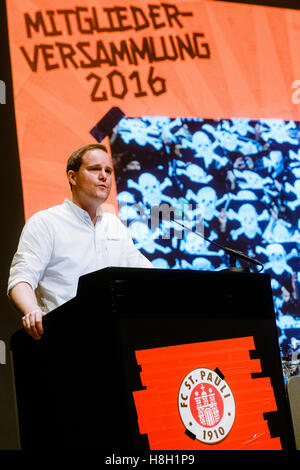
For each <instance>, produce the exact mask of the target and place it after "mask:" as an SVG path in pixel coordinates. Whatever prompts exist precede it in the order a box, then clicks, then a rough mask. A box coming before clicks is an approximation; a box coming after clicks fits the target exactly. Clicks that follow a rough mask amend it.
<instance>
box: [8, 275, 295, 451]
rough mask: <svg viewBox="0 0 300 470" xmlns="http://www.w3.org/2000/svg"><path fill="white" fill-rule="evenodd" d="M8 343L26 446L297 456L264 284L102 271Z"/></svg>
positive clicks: (255, 278) (263, 280) (249, 279)
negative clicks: (31, 330) (32, 331)
mask: <svg viewBox="0 0 300 470" xmlns="http://www.w3.org/2000/svg"><path fill="white" fill-rule="evenodd" d="M43 324H44V335H43V337H42V339H41V340H40V341H35V340H33V339H32V338H31V337H29V336H28V335H27V334H26V332H25V331H24V330H20V331H17V332H16V333H15V334H14V335H13V337H12V342H11V349H12V354H13V363H14V374H15V384H16V393H17V404H18V413H19V425H20V435H21V443H22V448H23V449H36V448H48V449H55V448H66V449H80V448H81V449H88V448H94V449H105V450H113V449H115V450H118V449H119V450H120V451H121V450H126V451H130V450H142V449H151V450H152V449H162V450H163V449H183V450H184V449H192V450H202V449H209V450H218V449H231V450H240V449H249V450H251V449H262V450H264V449H283V450H290V449H294V445H295V444H294V436H293V430H292V423H291V418H290V413H289V408H288V400H287V397H286V393H285V387H284V382H283V376H282V369H281V360H280V351H279V346H278V339H277V330H276V323H275V316H274V307H273V301H272V293H271V287H270V279H269V277H268V276H267V275H264V274H255V273H247V272H231V271H219V272H203V271H182V270H164V269H140V268H139V269H136V268H105V269H103V270H100V271H97V272H93V273H90V274H88V275H85V276H82V277H81V278H80V279H79V282H78V290H77V295H76V297H75V298H73V299H71V300H70V301H69V302H67V303H65V304H64V305H62V306H60V307H59V308H57V309H55V310H53V311H52V312H50V313H49V314H48V315H46V316H45V317H44V319H43Z"/></svg>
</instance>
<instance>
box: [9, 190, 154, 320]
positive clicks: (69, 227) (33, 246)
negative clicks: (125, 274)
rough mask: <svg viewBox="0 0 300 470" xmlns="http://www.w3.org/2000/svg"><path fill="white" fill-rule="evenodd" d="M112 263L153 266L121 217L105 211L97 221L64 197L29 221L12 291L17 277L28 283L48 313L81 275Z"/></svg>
mask: <svg viewBox="0 0 300 470" xmlns="http://www.w3.org/2000/svg"><path fill="white" fill-rule="evenodd" d="M108 266H120V267H140V268H151V267H153V266H152V264H151V263H150V261H149V260H147V259H146V258H145V257H144V256H143V255H142V254H141V253H140V252H139V251H138V250H137V248H136V247H135V246H134V244H133V241H132V239H131V237H130V235H129V233H128V231H127V229H126V227H125V226H124V225H123V224H122V222H121V221H120V219H118V217H116V216H115V215H113V214H110V213H107V212H102V213H101V215H100V217H99V218H98V220H97V222H96V224H95V225H94V224H93V222H92V221H91V218H90V216H89V214H88V212H86V211H85V210H83V209H81V208H80V207H79V206H77V205H76V204H74V203H73V202H72V201H71V200H69V199H65V201H64V202H63V204H61V205H58V206H54V207H51V208H50V209H46V210H42V211H39V212H37V213H36V214H34V215H33V216H32V217H31V218H30V219H29V220H28V221H27V222H26V224H25V226H24V228H23V231H22V234H21V237H20V240H19V245H18V249H17V252H16V253H15V255H14V258H13V261H12V264H11V268H10V274H9V280H8V293H9V291H10V290H11V289H12V288H13V287H14V286H15V285H16V284H17V283H19V282H27V283H29V284H30V285H31V287H32V289H33V290H34V291H35V294H36V297H37V301H38V304H39V306H40V307H41V308H42V310H43V311H44V312H45V313H47V312H50V311H51V310H53V309H54V308H56V307H58V306H59V305H62V304H63V303H65V302H66V301H68V300H70V299H71V298H73V297H75V296H76V291H77V284H78V279H79V277H80V276H82V275H83V274H87V273H90V272H93V271H97V270H98V269H102V268H105V267H108Z"/></svg>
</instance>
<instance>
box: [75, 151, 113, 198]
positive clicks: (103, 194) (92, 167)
mask: <svg viewBox="0 0 300 470" xmlns="http://www.w3.org/2000/svg"><path fill="white" fill-rule="evenodd" d="M112 173H113V164H112V160H111V157H110V155H109V154H108V153H107V150H106V147H105V146H104V145H101V144H90V145H86V146H84V147H81V148H80V149H78V150H76V151H75V152H73V153H72V155H71V156H70V158H69V159H68V162H67V176H68V180H69V183H70V186H71V190H72V194H73V197H76V198H78V197H79V198H80V199H84V200H85V201H87V202H88V201H89V202H92V201H93V202H98V203H100V204H102V203H103V202H104V201H105V200H106V199H107V198H108V196H109V193H110V190H111V185H112Z"/></svg>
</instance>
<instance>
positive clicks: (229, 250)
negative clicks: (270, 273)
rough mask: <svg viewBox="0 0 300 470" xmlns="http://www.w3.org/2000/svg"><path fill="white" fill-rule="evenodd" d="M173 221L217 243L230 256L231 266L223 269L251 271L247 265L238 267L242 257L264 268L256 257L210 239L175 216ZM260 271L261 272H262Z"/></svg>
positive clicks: (210, 241) (214, 243) (213, 243)
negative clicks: (238, 261) (237, 263)
mask: <svg viewBox="0 0 300 470" xmlns="http://www.w3.org/2000/svg"><path fill="white" fill-rule="evenodd" d="M173 222H175V223H176V224H178V225H181V227H183V228H184V229H186V230H188V231H189V232H192V233H195V234H196V235H198V236H199V237H201V238H203V239H204V240H206V241H207V242H209V243H211V244H212V245H215V246H216V247H218V248H220V249H221V250H223V251H224V252H225V253H226V254H227V255H228V256H229V263H230V268H226V269H223V270H222V271H235V272H250V269H249V267H246V266H241V267H237V265H236V262H237V260H238V259H242V260H244V261H247V263H252V264H255V265H257V266H261V269H260V271H262V270H263V264H262V263H261V262H260V261H258V260H256V259H254V258H250V257H249V256H247V255H245V254H244V253H242V252H241V251H238V250H233V249H232V248H228V247H227V246H221V245H219V244H218V243H216V242H214V241H212V240H209V239H208V238H206V237H205V236H204V235H202V234H201V233H199V232H196V231H193V230H191V229H190V228H188V227H186V226H185V225H183V224H181V223H180V222H178V221H177V220H175V218H173ZM260 271H259V272H260Z"/></svg>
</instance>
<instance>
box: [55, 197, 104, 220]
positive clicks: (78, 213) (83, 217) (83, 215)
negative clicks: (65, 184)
mask: <svg viewBox="0 0 300 470" xmlns="http://www.w3.org/2000/svg"><path fill="white" fill-rule="evenodd" d="M64 204H66V205H67V206H68V207H69V208H70V209H71V210H72V212H73V213H74V214H75V215H76V216H77V217H79V218H80V219H81V220H83V221H84V222H88V223H91V224H92V225H93V223H92V220H91V218H90V215H89V213H88V212H87V211H86V210H84V209H82V208H81V207H79V206H78V205H77V204H75V203H74V202H73V201H72V200H71V199H65V200H64ZM98 215H99V217H98V219H97V222H96V223H98V222H99V221H100V220H101V219H102V216H103V209H102V207H101V206H99V207H98Z"/></svg>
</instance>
